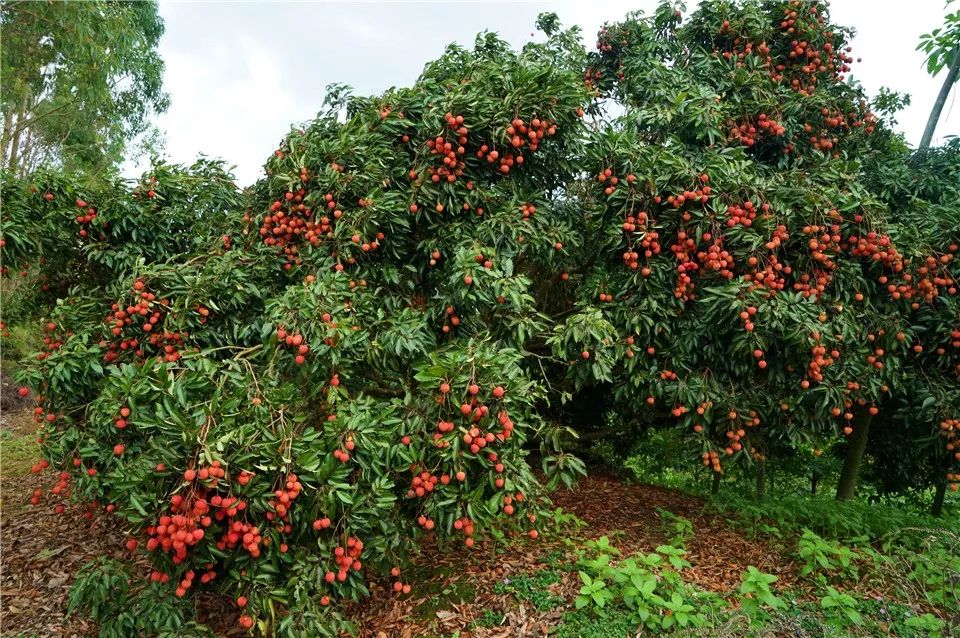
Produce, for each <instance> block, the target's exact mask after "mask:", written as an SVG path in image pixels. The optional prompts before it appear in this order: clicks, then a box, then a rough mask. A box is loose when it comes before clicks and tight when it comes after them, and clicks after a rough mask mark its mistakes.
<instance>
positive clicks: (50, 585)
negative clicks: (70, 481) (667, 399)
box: [0, 401, 797, 638]
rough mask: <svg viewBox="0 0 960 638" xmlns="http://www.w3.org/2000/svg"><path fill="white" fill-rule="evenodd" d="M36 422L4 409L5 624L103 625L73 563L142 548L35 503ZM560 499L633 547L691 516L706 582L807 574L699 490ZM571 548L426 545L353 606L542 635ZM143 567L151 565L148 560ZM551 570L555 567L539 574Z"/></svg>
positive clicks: (473, 628)
mask: <svg viewBox="0 0 960 638" xmlns="http://www.w3.org/2000/svg"><path fill="white" fill-rule="evenodd" d="M4 403H5V405H4V408H7V407H8V406H10V402H7V401H5V402H4ZM34 427H35V426H34V424H33V423H32V419H31V417H30V415H29V413H28V412H27V411H26V410H25V409H23V408H21V409H20V410H18V411H12V410H9V409H5V410H4V412H3V415H2V417H0V437H2V439H0V442H2V445H3V448H4V454H3V458H4V467H3V468H2V469H3V472H2V477H0V511H2V521H0V548H2V557H0V559H2V560H0V563H2V564H0V566H2V574H0V604H2V607H0V609H2V615H0V636H4V637H7V636H10V637H13V636H17V637H21V636H22V637H25V638H26V637H33V636H37V637H45V636H63V637H74V636H92V635H96V628H95V627H94V626H92V625H91V623H89V622H88V621H86V620H84V619H83V618H82V617H79V616H73V617H66V605H67V595H68V592H69V588H70V585H71V583H72V581H73V578H74V575H75V574H76V572H77V570H78V569H79V568H80V567H81V566H82V565H83V564H84V563H85V562H87V561H88V560H91V559H92V558H94V557H96V556H100V555H110V556H114V557H118V558H119V557H123V558H124V559H125V560H130V558H131V557H130V556H129V555H127V554H126V553H125V552H124V551H123V549H122V545H123V540H124V539H123V535H122V533H121V532H120V530H119V529H118V527H117V526H116V524H115V522H114V521H113V520H112V519H111V518H110V517H108V516H106V515H103V514H93V513H88V510H87V509H86V508H84V507H82V506H71V505H67V506H66V509H65V511H64V512H63V513H59V514H58V513H56V512H55V511H54V509H53V505H52V504H51V503H49V502H44V503H43V504H41V505H40V506H31V505H30V503H29V500H30V497H31V496H32V495H33V492H34V489H37V488H39V489H42V490H43V493H44V494H45V499H46V494H47V493H48V491H49V488H50V487H51V486H52V483H53V482H54V480H55V477H54V475H53V474H52V473H44V474H42V475H40V476H36V475H33V474H30V472H29V470H30V465H31V464H32V462H33V460H34V459H35V457H36V443H35V438H34V437H35V434H34ZM554 501H555V504H556V506H557V507H561V508H563V510H564V511H566V512H570V513H573V514H575V515H576V516H577V517H578V518H579V519H582V520H583V521H584V522H585V523H587V525H586V527H584V528H583V529H582V530H581V531H580V532H578V533H577V538H578V539H579V538H597V537H599V536H601V535H606V536H608V537H609V538H610V540H611V542H613V543H614V544H615V545H617V546H618V547H620V548H621V549H622V550H624V551H625V552H630V551H637V550H643V551H652V550H653V549H654V548H655V547H657V545H660V544H662V543H663V542H665V541H666V537H665V528H664V524H663V522H661V514H660V511H659V510H667V511H669V512H672V513H674V514H676V515H678V516H683V517H685V518H687V519H689V520H690V521H691V522H692V523H693V526H694V531H695V533H696V535H695V536H694V537H693V539H692V540H690V541H688V543H687V549H688V551H689V555H688V557H687V558H688V559H689V561H690V563H691V564H692V566H691V567H690V568H688V569H687V570H685V572H684V576H685V579H686V580H688V581H691V582H694V583H696V584H697V585H699V586H700V587H702V588H705V589H710V590H713V591H717V592H724V591H729V590H731V589H735V588H736V587H737V586H738V585H739V582H740V574H741V573H742V572H743V571H744V570H745V569H746V567H747V565H754V566H756V567H758V568H759V569H761V570H763V571H765V572H768V573H773V574H776V575H777V576H778V577H779V579H780V580H779V582H778V584H779V585H789V584H791V583H793V582H794V581H795V579H796V571H797V570H796V566H795V565H794V564H793V563H792V562H791V561H790V560H789V559H788V558H787V557H786V556H784V555H782V554H781V553H780V551H779V550H778V549H777V548H775V547H772V546H769V545H767V544H765V543H763V542H758V541H757V540H755V539H753V540H747V539H745V538H743V537H742V536H741V535H739V534H738V533H737V532H736V530H734V529H732V528H731V527H729V526H728V525H727V523H726V522H725V521H724V520H723V519H722V518H720V517H717V516H716V515H709V514H706V513H705V511H704V507H703V503H702V502H701V501H700V500H698V499H697V498H694V497H691V496H688V495H684V494H681V493H678V492H675V491H672V490H668V489H664V488H659V487H653V486H640V485H624V484H623V483H621V482H619V481H617V480H615V479H612V478H606V477H602V476H601V477H591V478H588V479H585V480H584V481H582V482H581V483H580V484H579V485H578V486H577V488H576V489H575V490H574V491H561V492H558V493H557V494H556V495H555V497H554ZM572 554H573V547H572V545H571V543H570V542H569V537H567V538H563V537H562V536H561V535H559V533H556V534H554V535H551V534H550V533H549V532H547V533H544V535H543V536H541V538H540V539H539V540H538V541H535V542H534V541H529V540H526V539H524V540H523V541H514V542H512V543H499V544H497V543H492V542H490V543H486V544H480V545H479V550H478V551H473V552H470V553H469V554H465V553H462V552H457V553H441V552H440V551H438V550H436V549H435V548H431V547H426V548H425V549H424V551H423V553H422V554H421V555H420V556H419V558H418V560H417V561H416V565H415V567H414V568H413V571H414V572H416V573H415V574H409V573H408V574H407V576H408V577H409V579H410V580H411V581H412V582H416V583H418V585H417V587H416V588H415V589H414V592H413V593H412V594H411V595H409V596H400V597H398V596H396V595H394V594H392V593H390V592H388V591H387V590H386V589H385V587H384V586H383V584H379V585H378V584H377V583H374V588H373V596H372V597H371V598H370V599H369V600H367V601H365V602H364V603H363V604H362V605H356V606H355V607H354V608H353V609H351V610H350V612H351V615H352V616H353V618H354V619H355V621H356V623H357V625H358V627H359V629H360V635H361V636H370V637H373V638H384V637H394V636H396V637H408V636H409V637H414V636H450V635H458V634H457V633H456V632H459V636H460V637H461V638H467V637H470V636H473V637H476V638H482V637H487V638H495V637H503V638H506V637H507V636H543V635H545V634H547V633H548V632H550V631H551V628H552V627H554V626H555V625H556V624H557V623H558V622H560V620H561V617H562V615H563V613H564V612H565V611H567V608H568V607H569V605H568V604H564V603H563V601H570V600H572V598H573V595H574V594H575V591H576V589H577V588H578V587H579V581H578V580H577V575H576V572H575V571H570V570H556V569H554V570H552V567H557V566H558V565H561V564H564V563H569V562H572V561H573V559H572ZM140 560H143V558H142V556H141V558H140ZM143 569H144V571H146V570H147V565H146V562H144V565H143ZM551 570H552V571H551ZM545 573H549V574H551V576H550V577H548V578H546V579H544V578H543V577H542V576H541V577H538V576H537V574H545ZM531 575H532V576H531ZM531 578H532V581H530V579H531ZM538 578H539V580H538ZM517 579H519V582H521V583H523V582H527V581H530V582H532V584H533V586H534V587H540V586H541V585H542V588H543V592H542V593H543V595H544V596H546V597H547V598H546V600H554V601H558V604H557V605H556V606H553V607H550V608H545V606H544V605H531V604H529V603H527V602H525V601H524V600H521V599H517V598H516V597H515V596H513V595H512V594H511V593H510V592H511V589H510V587H509V584H510V583H511V581H512V580H513V581H516V580H517ZM547 581H549V584H547ZM551 597H552V598H551ZM198 606H199V609H198V612H199V613H198V615H199V619H200V620H201V621H203V620H204V618H205V617H206V618H210V617H221V618H224V617H225V621H226V622H225V624H224V626H223V627H221V628H220V635H223V636H229V635H239V632H238V631H236V630H235V629H234V628H233V627H235V625H234V624H233V622H232V620H233V616H234V615H235V613H236V612H235V611H234V610H233V609H232V608H231V606H230V605H229V603H228V602H227V601H224V600H218V599H216V598H213V597H209V598H206V599H201V600H200V601H199V602H198ZM546 607H549V605H546ZM538 608H539V609H538ZM478 625H486V626H478ZM490 625H492V626H490Z"/></svg>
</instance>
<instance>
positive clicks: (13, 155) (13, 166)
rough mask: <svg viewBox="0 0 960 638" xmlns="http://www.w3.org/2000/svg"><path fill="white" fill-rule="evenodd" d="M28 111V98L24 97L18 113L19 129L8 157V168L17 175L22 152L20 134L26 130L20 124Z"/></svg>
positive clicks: (14, 135) (12, 141) (16, 131)
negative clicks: (18, 155) (19, 156)
mask: <svg viewBox="0 0 960 638" xmlns="http://www.w3.org/2000/svg"><path fill="white" fill-rule="evenodd" d="M26 110H27V96H23V100H22V101H21V102H20V111H19V113H17V128H16V129H15V130H14V132H13V139H12V140H11V141H10V154H9V155H8V156H7V168H9V169H10V172H11V173H15V172H16V170H17V154H18V153H19V152H20V134H21V133H22V132H23V129H24V127H23V126H22V125H21V124H20V123H21V122H22V121H23V118H24V117H25V116H26Z"/></svg>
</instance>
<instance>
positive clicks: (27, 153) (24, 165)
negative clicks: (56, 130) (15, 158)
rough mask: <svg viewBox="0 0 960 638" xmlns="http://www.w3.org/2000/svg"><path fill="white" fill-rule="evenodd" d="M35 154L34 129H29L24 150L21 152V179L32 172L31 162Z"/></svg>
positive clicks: (24, 141)
mask: <svg viewBox="0 0 960 638" xmlns="http://www.w3.org/2000/svg"><path fill="white" fill-rule="evenodd" d="M33 152H34V144H33V129H28V130H27V137H26V139H25V140H23V150H22V151H20V170H19V171H18V173H19V177H20V179H23V178H24V177H26V176H27V174H28V173H29V172H30V162H31V161H32V160H33Z"/></svg>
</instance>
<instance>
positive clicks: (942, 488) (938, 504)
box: [930, 456, 950, 516]
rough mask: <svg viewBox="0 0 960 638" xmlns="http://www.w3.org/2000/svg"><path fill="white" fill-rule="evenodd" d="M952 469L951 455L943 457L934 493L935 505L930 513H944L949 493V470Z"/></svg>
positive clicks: (936, 514) (938, 514)
mask: <svg viewBox="0 0 960 638" xmlns="http://www.w3.org/2000/svg"><path fill="white" fill-rule="evenodd" d="M949 469H950V457H949V456H945V457H943V463H942V468H941V471H940V473H939V474H938V475H937V480H936V491H935V492H934V493H933V507H931V508H930V513H931V514H933V515H934V516H940V515H941V514H943V500H944V498H945V497H946V495H947V476H946V474H947V471H949Z"/></svg>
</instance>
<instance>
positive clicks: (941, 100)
mask: <svg viewBox="0 0 960 638" xmlns="http://www.w3.org/2000/svg"><path fill="white" fill-rule="evenodd" d="M950 56H951V60H950V66H949V70H948V71H947V77H946V79H945V80H944V81H943V86H941V87H940V93H939V94H938V95H937V100H936V101H935V102H934V103H933V108H932V109H930V117H929V118H927V127H926V128H925V129H923V137H922V138H920V146H919V148H920V149H924V148H929V147H930V141H931V140H932V139H933V132H934V131H935V130H937V123H938V122H939V121H940V113H941V112H942V111H943V105H944V104H946V103H947V96H948V95H950V89H951V88H953V85H954V84H955V83H956V81H957V76H958V75H960V47H956V48H954V49H953V51H952V52H951V53H950Z"/></svg>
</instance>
